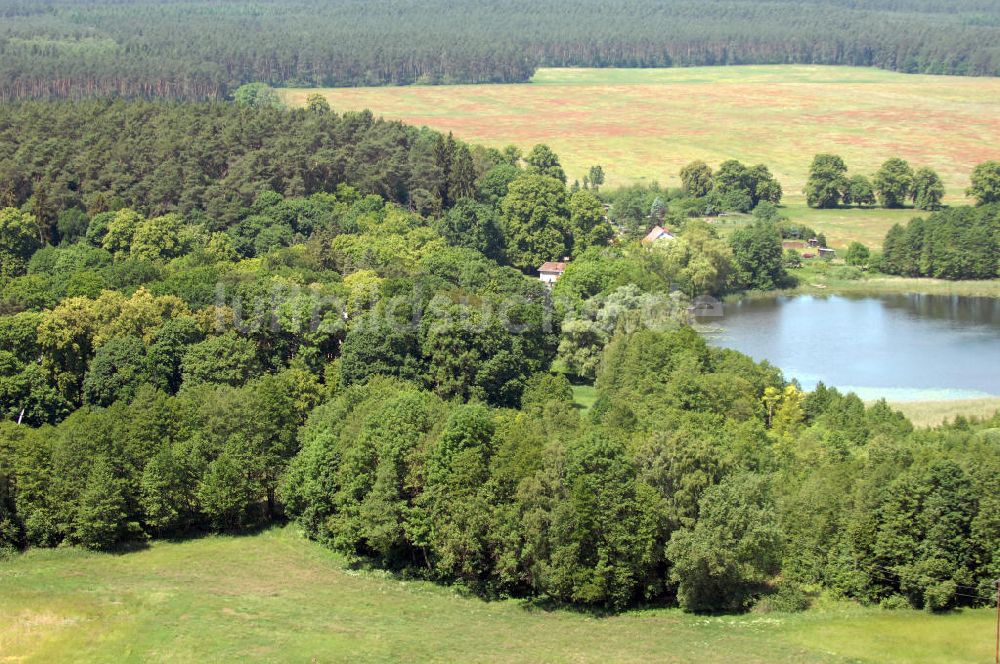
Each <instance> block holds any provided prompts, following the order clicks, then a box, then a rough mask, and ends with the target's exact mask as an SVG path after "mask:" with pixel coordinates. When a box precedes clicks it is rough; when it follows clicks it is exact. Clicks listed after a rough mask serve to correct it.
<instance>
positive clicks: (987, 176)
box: [966, 161, 1000, 205]
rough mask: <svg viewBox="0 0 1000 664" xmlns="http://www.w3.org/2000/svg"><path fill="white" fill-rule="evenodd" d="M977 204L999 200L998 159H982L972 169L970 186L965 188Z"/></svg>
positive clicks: (999, 177)
mask: <svg viewBox="0 0 1000 664" xmlns="http://www.w3.org/2000/svg"><path fill="white" fill-rule="evenodd" d="M966 193H967V194H968V195H969V196H972V197H973V198H975V199H976V203H977V204H979V205H986V204H988V203H997V202H1000V161H984V162H983V163H981V164H979V165H978V166H976V168H975V170H973V171H972V186H971V187H969V188H968V189H967V190H966Z"/></svg>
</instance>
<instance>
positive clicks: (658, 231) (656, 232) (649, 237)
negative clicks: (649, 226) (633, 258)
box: [642, 226, 674, 244]
mask: <svg viewBox="0 0 1000 664" xmlns="http://www.w3.org/2000/svg"><path fill="white" fill-rule="evenodd" d="M673 239H674V235H673V234H672V233H671V232H670V231H668V230H667V229H666V228H663V227H662V226H653V230H651V231H649V233H647V234H646V237H644V238H642V243H643V244H655V243H656V242H659V241H660V240H673Z"/></svg>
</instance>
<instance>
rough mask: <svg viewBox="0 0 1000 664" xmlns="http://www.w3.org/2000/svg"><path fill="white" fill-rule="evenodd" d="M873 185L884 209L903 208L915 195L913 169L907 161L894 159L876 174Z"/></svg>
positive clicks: (887, 162)
mask: <svg viewBox="0 0 1000 664" xmlns="http://www.w3.org/2000/svg"><path fill="white" fill-rule="evenodd" d="M873 184H874V186H875V193H876V194H877V195H878V202H879V204H880V205H881V206H882V207H887V208H900V207H903V204H904V203H905V202H906V199H908V198H910V197H911V196H912V195H913V169H912V168H911V167H910V165H909V164H908V163H907V162H906V161H905V160H903V159H900V158H899V157H893V158H892V159H889V160H888V161H886V162H885V163H884V164H882V167H881V168H879V169H878V172H877V173H875V179H874V182H873Z"/></svg>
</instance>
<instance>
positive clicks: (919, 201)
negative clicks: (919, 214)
mask: <svg viewBox="0 0 1000 664" xmlns="http://www.w3.org/2000/svg"><path fill="white" fill-rule="evenodd" d="M911 195H912V197H913V207H915V208H916V209H918V210H937V209H939V208H940V207H941V199H942V198H943V197H944V182H942V180H941V176H939V175H938V174H937V173H936V172H934V171H933V170H931V169H930V168H927V167H926V166H923V167H921V168H918V169H917V170H916V172H914V174H913V191H912V192H911Z"/></svg>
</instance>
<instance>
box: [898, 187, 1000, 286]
mask: <svg viewBox="0 0 1000 664" xmlns="http://www.w3.org/2000/svg"><path fill="white" fill-rule="evenodd" d="M998 229H1000V210H998V209H997V207H996V206H995V205H993V206H983V207H978V208H972V207H958V208H951V209H948V210H943V211H941V212H935V213H934V214H932V215H930V216H929V217H928V218H927V219H920V218H918V219H913V220H912V221H911V222H910V223H909V224H907V225H906V226H905V227H903V226H900V225H898V224H897V225H895V226H893V228H891V229H890V230H889V232H888V233H887V234H886V237H885V241H884V242H883V244H882V262H881V265H880V269H881V270H882V271H883V272H886V273H888V274H899V275H904V276H912V277H917V276H922V277H936V278H938V279H992V278H994V277H996V276H997V275H998V274H1000V261H998V260H997V256H998V251H1000V245H998V244H997V242H998V238H1000V235H998Z"/></svg>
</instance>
